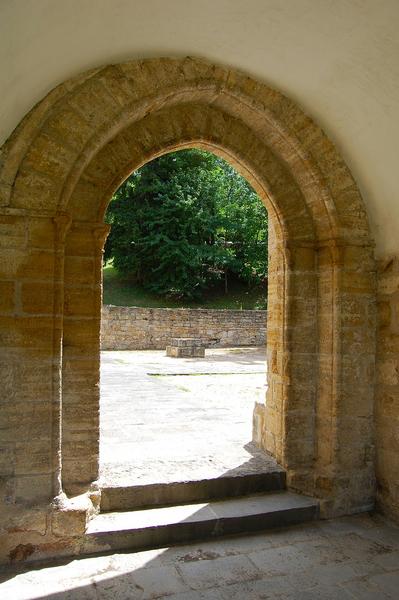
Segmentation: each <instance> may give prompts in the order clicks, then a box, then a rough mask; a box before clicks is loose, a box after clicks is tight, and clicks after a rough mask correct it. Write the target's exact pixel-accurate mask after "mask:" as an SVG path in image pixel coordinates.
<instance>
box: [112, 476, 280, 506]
mask: <svg viewBox="0 0 399 600" xmlns="http://www.w3.org/2000/svg"><path fill="white" fill-rule="evenodd" d="M283 489H285V471H283V470H282V469H281V468H280V467H278V466H276V467H275V468H273V469H271V468H270V466H269V467H268V470H267V471H264V472H256V473H245V474H240V475H230V476H229V475H223V477H215V478H211V477H210V478H204V479H199V480H194V481H177V482H172V483H170V482H169V483H154V484H147V485H133V486H115V487H111V486H110V487H108V486H107V487H103V488H102V489H101V512H108V511H117V510H132V509H137V508H146V507H156V506H168V505H176V504H188V503H193V502H200V501H206V500H214V499H221V498H231V497H237V496H245V495H248V494H256V493H258V492H269V491H277V490H283Z"/></svg>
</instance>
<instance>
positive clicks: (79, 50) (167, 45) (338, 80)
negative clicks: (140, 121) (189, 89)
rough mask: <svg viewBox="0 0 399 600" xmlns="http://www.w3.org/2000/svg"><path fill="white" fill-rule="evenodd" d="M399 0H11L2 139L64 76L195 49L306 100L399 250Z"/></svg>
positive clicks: (383, 234) (382, 251)
mask: <svg viewBox="0 0 399 600" xmlns="http://www.w3.org/2000/svg"><path fill="white" fill-rule="evenodd" d="M398 31H399V2H398V0H334V1H333V0H246V1H245V2H244V1H242V0H169V1H166V0H67V1H66V0H0V97H1V101H0V144H1V143H2V142H3V141H4V140H5V139H6V138H7V137H8V135H9V134H10V133H11V131H12V130H13V129H14V128H15V127H16V125H17V124H18V123H19V121H20V120H21V119H22V117H23V116H24V115H25V114H26V113H27V112H28V111H29V110H30V109H31V108H32V106H34V104H35V103H36V102H38V101H39V100H40V99H41V98H42V97H43V96H44V95H45V94H46V93H47V92H48V91H50V90H51V89H52V88H53V87H55V86H56V85H57V84H59V83H61V82H63V81H65V80H67V79H68V78H70V77H73V76H74V75H77V74H79V73H81V72H82V71H85V70H88V69H91V68H93V67H96V66H101V65H104V64H107V63H111V62H120V61H123V60H131V59H134V58H146V57H151V56H185V55H193V56H199V57H204V58H207V59H209V60H210V61H212V62H216V63H221V64H224V65H229V66H233V67H235V68H239V69H242V70H244V71H246V72H248V73H249V74H251V75H252V76H254V77H256V78H258V79H260V80H263V81H265V82H267V83H269V84H270V85H272V86H275V87H277V88H279V89H280V90H282V91H283V92H285V93H286V94H288V95H289V96H290V97H292V98H293V99H294V100H296V101H297V102H299V103H300V104H301V105H302V106H303V107H304V109H305V110H306V111H307V112H309V113H310V114H311V115H312V116H313V117H314V118H315V119H316V120H317V121H318V122H319V124H320V125H321V126H322V127H323V128H324V129H325V130H326V132H327V133H328V135H329V136H330V137H331V138H332V139H333V140H334V141H335V143H336V144H337V146H338V148H339V150H340V151H341V152H342V154H343V156H344V158H345V159H346V161H347V162H348V164H349V167H350V168H351V169H352V172H353V174H354V176H355V178H356V179H357V182H358V184H359V186H360V188H361V191H362V194H363V197H364V200H365V202H366V205H367V210H368V213H369V216H370V221H371V227H372V232H373V235H374V237H375V239H376V242H377V254H378V255H380V256H383V255H387V254H389V253H397V252H398V250H399V177H398V172H399V166H398V164H399V163H398V157H399V151H398V139H399V36H398Z"/></svg>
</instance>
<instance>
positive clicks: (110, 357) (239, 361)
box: [100, 348, 276, 486]
mask: <svg viewBox="0 0 399 600" xmlns="http://www.w3.org/2000/svg"><path fill="white" fill-rule="evenodd" d="M265 394H266V357H265V349H264V348H218V349H209V350H207V354H206V356H205V357H204V358H190V359H184V358H183V359H176V358H170V357H167V356H165V352H163V351H120V352H115V351H109V352H102V364H101V410H100V421H101V433H100V464H101V467H100V468H101V479H102V483H103V485H104V486H106V485H107V486H115V485H142V484H151V483H163V482H165V483H168V482H173V481H191V480H197V479H207V478H211V477H220V476H222V475H224V474H227V473H228V474H247V473H255V472H259V471H260V472H263V471H267V470H270V469H275V468H276V464H275V462H274V461H273V460H272V459H271V458H270V457H267V456H266V455H265V454H264V453H263V452H261V451H260V450H259V449H258V448H256V447H255V445H254V444H252V443H251V437H252V412H253V407H254V403H255V401H264V398H265ZM122 425H123V426H122Z"/></svg>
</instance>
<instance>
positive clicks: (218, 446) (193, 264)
mask: <svg viewBox="0 0 399 600" xmlns="http://www.w3.org/2000/svg"><path fill="white" fill-rule="evenodd" d="M106 221H107V222H108V223H109V224H110V225H111V231H110V234H109V236H108V240H107V243H106V245H105V255H104V270H103V276H104V287H103V295H104V302H103V303H104V305H103V309H102V363H101V399H100V476H101V482H102V486H103V487H107V486H123V485H125V486H126V485H130V486H133V485H136V486H137V485H149V484H156V483H158V484H162V483H173V482H176V481H190V480H191V481H194V480H203V479H209V478H216V477H222V476H223V475H225V474H226V473H228V474H230V475H231V476H233V475H236V476H242V475H245V474H248V473H251V474H254V473H255V472H258V473H264V472H265V471H269V470H270V469H276V463H275V461H274V460H273V459H272V458H271V457H270V456H267V455H266V454H265V453H264V452H263V451H261V450H260V449H259V448H258V447H257V446H256V445H255V444H254V443H253V441H252V416H253V411H254V403H255V402H258V403H259V405H263V404H264V401H265V394H266V314H267V313H266V306H267V265H268V249H267V244H268V228H267V211H266V209H265V207H264V205H263V203H262V201H261V199H260V198H259V196H258V195H257V193H256V192H255V190H254V189H253V188H252V186H251V185H250V184H249V183H248V182H247V181H246V179H245V178H244V177H242V176H241V175H240V174H239V173H238V172H237V171H236V170H235V169H234V167H233V166H231V165H230V164H229V163H228V162H227V161H226V160H224V159H223V158H222V157H220V156H217V155H216V154H214V153H211V152H209V151H207V150H203V149H199V148H186V149H183V150H179V151H175V152H172V153H168V154H164V155H162V156H160V157H158V158H156V159H154V160H153V161H151V162H149V163H147V164H145V165H144V166H143V167H141V168H140V169H138V170H137V171H134V172H133V173H132V175H131V176H130V177H129V178H128V179H127V180H125V181H124V183H123V184H122V185H121V186H120V187H119V188H118V190H117V191H116V192H115V194H114V195H113V198H112V200H111V202H110V205H109V207H108V212H107V214H106ZM173 343H176V344H182V345H184V348H183V347H182V348H181V354H182V356H181V357H179V358H176V357H171V356H167V355H166V352H165V351H166V348H167V347H169V346H170V345H171V344H173ZM190 345H194V346H198V347H196V348H193V350H194V351H193V352H192V351H191V349H189V347H188V346H190ZM179 354H180V352H179Z"/></svg>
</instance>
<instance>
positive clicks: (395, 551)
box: [0, 515, 399, 600]
mask: <svg viewBox="0 0 399 600" xmlns="http://www.w3.org/2000/svg"><path fill="white" fill-rule="evenodd" d="M398 597H399V529H397V528H393V527H389V526H388V525H387V524H386V523H385V522H384V521H383V520H382V519H381V518H380V517H370V516H368V515H359V516H355V517H346V518H343V519H336V520H332V521H320V522H314V523H310V524H307V525H301V526H297V527H291V528H286V529H280V530H274V531H271V532H268V533H263V534H259V535H255V536H245V537H236V538H228V539H223V540H218V541H210V542H205V543H200V544H193V545H186V546H179V547H176V548H169V549H168V548H164V549H161V550H151V551H146V552H138V553H126V552H121V553H115V554H109V555H100V556H96V557H88V558H81V559H73V558H72V559H68V560H65V561H64V562H62V563H53V564H47V565H46V564H35V565H28V566H25V567H22V568H21V569H20V570H15V569H14V570H6V571H3V572H0V598H1V599H2V600H34V599H35V600H36V599H39V598H43V599H44V598H46V599H47V600H152V599H155V598H168V599H169V600H264V599H275V598H278V599H281V600H353V599H355V600H356V599H357V600H384V599H387V598H390V599H393V600H397V599H398Z"/></svg>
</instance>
